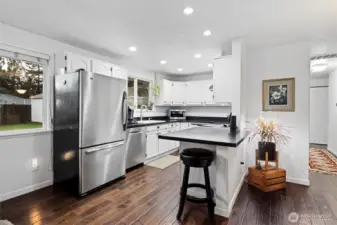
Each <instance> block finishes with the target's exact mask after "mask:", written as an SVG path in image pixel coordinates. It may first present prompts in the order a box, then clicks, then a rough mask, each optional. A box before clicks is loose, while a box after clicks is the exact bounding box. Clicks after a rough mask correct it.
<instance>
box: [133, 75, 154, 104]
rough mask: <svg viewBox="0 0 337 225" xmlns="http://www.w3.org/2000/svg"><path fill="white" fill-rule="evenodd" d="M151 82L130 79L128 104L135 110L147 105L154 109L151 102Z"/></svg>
mask: <svg viewBox="0 0 337 225" xmlns="http://www.w3.org/2000/svg"><path fill="white" fill-rule="evenodd" d="M150 85H151V82H150V81H146V80H142V79H138V78H133V77H128V104H129V106H132V107H134V108H135V109H140V108H141V106H142V105H146V106H147V107H148V109H152V105H153V103H151V101H150Z"/></svg>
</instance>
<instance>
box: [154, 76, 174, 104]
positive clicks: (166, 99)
mask: <svg viewBox="0 0 337 225" xmlns="http://www.w3.org/2000/svg"><path fill="white" fill-rule="evenodd" d="M171 94H172V82H171V81H169V80H165V79H163V80H162V81H161V85H160V97H159V100H158V102H157V104H158V105H171V104H172V97H171Z"/></svg>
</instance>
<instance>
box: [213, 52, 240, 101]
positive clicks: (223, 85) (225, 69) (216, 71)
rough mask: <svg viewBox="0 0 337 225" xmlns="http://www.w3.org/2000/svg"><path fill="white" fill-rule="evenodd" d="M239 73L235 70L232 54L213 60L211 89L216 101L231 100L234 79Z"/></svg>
mask: <svg viewBox="0 0 337 225" xmlns="http://www.w3.org/2000/svg"><path fill="white" fill-rule="evenodd" d="M238 76H240V74H237V72H236V71H235V62H234V59H233V57H232V56H226V57H222V58H219V59H216V60H214V67H213V82H214V86H213V90H214V100H215V102H216V103H223V102H232V101H233V90H234V88H240V87H237V86H235V85H234V84H235V82H234V79H236V78H237V77H238Z"/></svg>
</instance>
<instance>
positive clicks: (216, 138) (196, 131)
mask: <svg viewBox="0 0 337 225" xmlns="http://www.w3.org/2000/svg"><path fill="white" fill-rule="evenodd" d="M248 135H249V132H248V131H243V132H238V133H236V134H230V132H229V128H213V127H195V128H191V129H187V130H182V131H177V132H172V133H168V134H162V135H159V136H158V138H159V139H166V140H173V141H184V142H194V143H200V144H209V145H220V146H228V147H237V146H239V145H240V144H241V142H242V141H243V140H245V139H246V138H247V137H248Z"/></svg>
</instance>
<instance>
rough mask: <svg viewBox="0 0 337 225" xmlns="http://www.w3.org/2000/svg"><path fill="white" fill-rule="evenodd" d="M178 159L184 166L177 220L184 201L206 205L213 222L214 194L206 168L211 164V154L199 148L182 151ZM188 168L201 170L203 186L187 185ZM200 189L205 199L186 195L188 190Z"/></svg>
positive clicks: (212, 155)
mask: <svg viewBox="0 0 337 225" xmlns="http://www.w3.org/2000/svg"><path fill="white" fill-rule="evenodd" d="M180 159H181V160H182V161H183V163H184V165H185V170H184V176H183V183H182V187H181V191H180V204H179V210H178V214H177V219H178V220H180V218H181V215H182V213H183V210H184V204H185V200H186V201H188V202H192V203H195V204H205V203H207V204H208V207H207V208H208V216H209V218H210V220H211V221H212V222H213V221H214V207H215V203H214V201H213V196H214V192H213V190H212V188H211V182H210V178H209V171H208V167H209V166H210V165H211V164H212V162H213V160H214V154H213V152H211V151H209V150H206V149H201V148H188V149H185V150H183V151H182V153H181V154H180ZM190 167H192V168H193V167H194V168H203V169H204V176H205V185H203V184H197V183H191V184H189V183H188V178H189V174H190ZM191 187H193V188H202V189H205V190H206V195H207V197H206V198H197V197H194V196H189V195H187V189H188V188H191Z"/></svg>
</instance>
